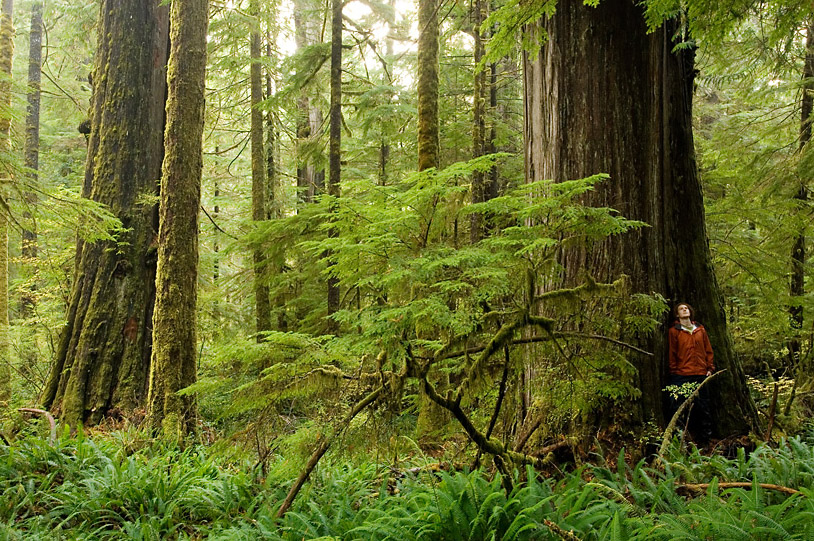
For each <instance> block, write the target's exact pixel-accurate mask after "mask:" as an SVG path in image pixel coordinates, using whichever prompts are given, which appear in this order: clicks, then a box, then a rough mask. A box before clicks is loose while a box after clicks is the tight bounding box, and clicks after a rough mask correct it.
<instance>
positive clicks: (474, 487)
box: [0, 431, 814, 541]
mask: <svg viewBox="0 0 814 541" xmlns="http://www.w3.org/2000/svg"><path fill="white" fill-rule="evenodd" d="M142 436H143V435H139V434H134V433H133V432H127V431H117V432H112V433H107V434H94V435H93V436H85V435H81V434H80V435H78V436H74V437H70V436H68V435H66V436H64V437H62V438H58V439H57V440H56V441H55V442H53V443H50V442H49V441H48V440H47V439H43V438H39V437H37V436H35V435H29V436H25V437H20V438H18V439H17V440H16V441H14V442H13V443H11V444H7V445H0V492H2V496H0V538H2V539H49V540H51V539H224V540H225V539H229V540H232V539H272V540H275V539H285V540H302V539H322V540H331V539H337V540H338V539H343V540H344V539H366V540H384V539H398V540H399V541H407V540H412V539H427V540H481V539H483V540H486V539H495V540H515V539H517V540H521V539H524V540H538V539H571V540H573V539H585V540H587V539H665V540H672V539H727V540H735V539H754V538H756V537H760V538H762V539H814V499H813V498H812V497H813V496H814V433H811V434H808V435H807V436H802V437H795V438H790V439H787V440H783V441H781V442H780V443H777V444H774V445H771V446H769V445H761V446H758V447H757V449H755V450H754V451H753V452H751V453H748V454H747V452H746V451H745V450H744V449H743V448H741V449H740V450H739V451H737V452H736V453H735V455H734V456H732V457H730V458H727V457H724V456H721V455H718V454H712V455H705V454H702V453H701V452H699V451H698V450H697V449H696V448H695V447H691V449H690V450H689V451H684V450H682V448H681V447H680V446H678V445H673V446H672V447H671V448H670V449H669V450H668V452H667V454H666V455H665V456H664V457H663V460H661V461H651V462H650V463H648V462H647V461H645V460H642V461H640V462H639V463H637V464H629V463H628V461H627V460H625V454H624V452H620V453H619V454H618V456H616V457H608V459H607V460H604V459H602V458H601V457H598V458H597V462H598V463H596V464H593V465H583V466H581V467H578V468H575V469H573V471H570V472H562V473H561V474H560V475H557V476H552V477H543V476H540V475H539V474H537V473H535V472H534V471H532V470H526V471H522V472H515V474H514V475H513V476H511V478H508V479H507V478H505V477H503V476H501V475H499V474H495V473H492V472H489V471H487V470H476V471H455V472H446V471H439V470H438V469H437V468H433V467H431V465H430V463H429V461H428V460H427V459H423V460H424V461H423V462H422V460H414V461H413V462H412V463H411V462H404V463H400V465H399V467H398V468H394V467H392V465H387V464H379V463H374V462H372V461H371V460H370V457H368V458H366V459H357V460H352V459H350V458H337V457H333V458H332V457H326V458H325V460H324V461H323V462H322V463H320V465H319V467H318V468H317V470H316V471H315V472H314V474H313V475H312V477H311V479H310V481H309V482H308V483H307V484H306V486H305V488H304V489H303V491H302V492H301V493H300V494H299V496H298V498H297V500H296V502H295V503H294V506H293V507H292V508H291V510H290V511H289V512H288V513H286V514H285V516H284V517H283V518H281V519H278V518H276V517H275V515H276V512H277V510H278V508H279V506H280V504H281V502H282V501H283V499H284V497H285V495H286V492H287V490H288V489H289V487H290V486H291V484H292V483H293V479H294V478H295V477H296V474H297V473H298V468H299V467H301V465H300V464H294V463H293V461H290V460H285V459H284V458H283V457H278V458H276V459H275V460H271V461H270V462H269V463H268V464H267V466H266V467H259V466H258V465H257V464H256V463H255V462H253V461H251V460H249V459H245V460H236V459H235V458H234V455H232V456H231V457H227V456H226V455H225V454H224V453H219V452H217V450H216V447H204V446H192V447H188V448H186V449H183V450H181V449H178V448H177V447H176V446H168V445H165V444H162V443H161V442H160V441H153V440H149V439H145V438H143V437H142Z"/></svg>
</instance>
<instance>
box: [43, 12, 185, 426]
mask: <svg viewBox="0 0 814 541" xmlns="http://www.w3.org/2000/svg"><path fill="white" fill-rule="evenodd" d="M163 4H164V3H163V2H161V1H160V0H145V1H143V2H119V1H114V0H104V1H103V2H102V3H101V9H100V20H99V33H98V40H97V51H96V58H95V65H94V70H93V82H94V85H93V97H92V103H91V111H90V127H91V133H90V137H89V140H88V158H87V161H86V166H85V181H84V184H83V186H82V193H83V195H84V196H86V197H89V198H91V199H93V200H94V201H97V202H99V203H102V204H105V205H107V206H108V208H109V209H110V210H111V212H113V214H114V215H115V216H117V217H118V218H119V219H120V220H121V222H122V225H123V226H124V230H123V231H122V232H120V233H119V236H118V242H111V241H97V242H79V243H78V245H77V258H76V267H75V268H76V273H75V277H74V281H73V285H72V291H71V298H70V303H69V306H68V321H67V324H66V325H65V327H64V329H63V332H62V336H61V337H60V343H59V347H58V350H57V355H56V359H55V362H54V365H53V367H52V369H51V373H50V375H49V378H48V381H47V382H46V388H45V390H44V392H43V396H42V402H43V404H44V405H45V406H47V407H49V408H51V409H52V410H54V411H56V412H59V413H60V414H61V416H62V419H63V420H64V421H66V422H67V423H68V424H71V425H74V426H75V425H76V424H77V423H80V422H84V423H86V424H94V423H97V422H98V421H99V420H101V418H102V417H103V416H104V415H105V414H106V413H107V412H108V411H110V410H111V408H117V409H121V410H124V411H127V410H132V409H134V408H137V407H141V406H143V405H144V400H145V398H146V393H147V379H148V372H149V365H150V354H151V351H150V349H151V340H152V332H151V322H152V316H153V305H154V303H155V261H156V244H155V240H156V239H155V236H156V229H157V212H156V207H155V206H154V205H152V204H148V203H145V202H144V200H143V199H142V198H141V196H143V195H144V194H147V195H153V194H156V193H157V192H158V187H157V184H156V180H157V179H159V178H160V176H161V162H162V159H163V155H164V151H163V148H164V146H163V133H164V105H165V97H166V86H167V80H166V71H165V67H166V60H167V52H168V33H169V32H168V31H169V18H168V13H169V11H168V7H167V6H166V5H163ZM196 208H197V207H196Z"/></svg>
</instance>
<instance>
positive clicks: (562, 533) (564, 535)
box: [543, 518, 581, 541]
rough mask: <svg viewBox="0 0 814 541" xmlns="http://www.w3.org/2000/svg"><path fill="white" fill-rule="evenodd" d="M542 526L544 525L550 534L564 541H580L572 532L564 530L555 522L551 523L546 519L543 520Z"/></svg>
mask: <svg viewBox="0 0 814 541" xmlns="http://www.w3.org/2000/svg"><path fill="white" fill-rule="evenodd" d="M543 524H545V525H546V527H547V528H548V529H549V530H551V532H552V533H554V534H556V535H558V536H559V538H560V539H565V540H566V541H581V539H580V538H579V537H577V536H576V535H575V534H574V530H570V531H568V530H565V529H564V528H562V527H561V526H560V525H558V524H557V523H556V522H551V521H550V520H548V519H547V518H544V519H543Z"/></svg>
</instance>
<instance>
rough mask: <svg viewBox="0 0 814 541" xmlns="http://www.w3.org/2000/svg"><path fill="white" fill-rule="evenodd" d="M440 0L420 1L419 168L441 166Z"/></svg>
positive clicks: (420, 169)
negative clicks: (439, 105) (439, 114)
mask: <svg viewBox="0 0 814 541" xmlns="http://www.w3.org/2000/svg"><path fill="white" fill-rule="evenodd" d="M438 40H439V36H438V1H437V0H419V2H418V170H419V171H423V170H424V169H430V168H431V167H438V166H439V163H438V159H439V154H440V145H441V144H440V139H439V127H438V70H439V64H438V49H439V41H438Z"/></svg>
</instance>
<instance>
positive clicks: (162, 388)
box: [147, 0, 209, 437]
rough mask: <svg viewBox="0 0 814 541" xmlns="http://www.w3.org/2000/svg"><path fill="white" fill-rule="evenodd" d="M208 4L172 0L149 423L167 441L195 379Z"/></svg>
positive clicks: (187, 406)
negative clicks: (160, 432) (185, 390)
mask: <svg viewBox="0 0 814 541" xmlns="http://www.w3.org/2000/svg"><path fill="white" fill-rule="evenodd" d="M208 15H209V13H208V0H174V1H173V3H172V7H171V12H170V21H171V22H170V44H171V50H170V58H169V65H168V67H167V130H166V133H165V135H164V152H165V155H164V164H163V167H162V175H161V179H162V187H161V203H160V206H159V228H158V270H157V275H156V290H157V294H156V303H155V315H154V316H153V354H152V363H151V367H150V388H149V395H148V409H147V412H148V419H149V421H150V424H151V425H152V426H153V427H154V428H158V427H161V428H162V429H163V431H164V433H165V434H166V435H168V436H176V437H181V436H183V435H184V434H186V433H188V432H190V431H191V429H192V428H194V421H195V401H194V397H193V396H190V395H185V396H179V394H178V391H180V390H181V389H183V388H184V387H187V386H189V385H191V384H192V383H194V382H195V379H196V356H197V348H196V321H197V315H196V301H197V298H198V294H197V283H198V208H199V207H200V204H201V169H202V167H203V146H202V145H203V127H204V103H205V102H204V90H205V84H204V83H205V74H206V30H207V26H208V24H209V17H208Z"/></svg>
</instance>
